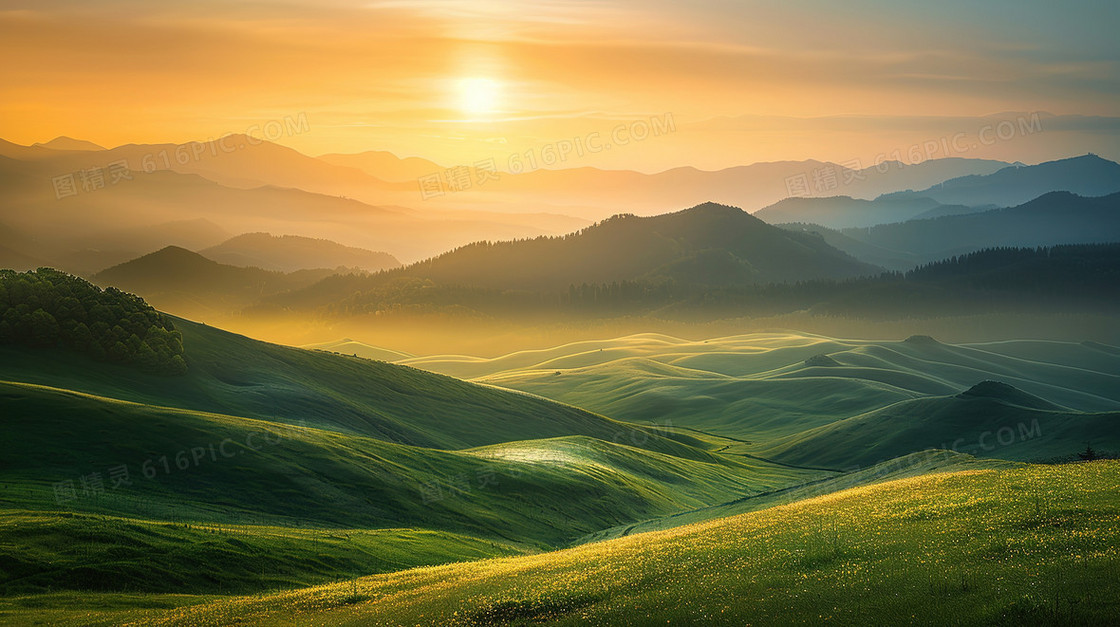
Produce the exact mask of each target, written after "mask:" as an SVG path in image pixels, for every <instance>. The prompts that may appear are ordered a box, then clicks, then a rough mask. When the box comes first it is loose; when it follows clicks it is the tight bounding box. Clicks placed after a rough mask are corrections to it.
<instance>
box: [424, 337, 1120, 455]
mask: <svg viewBox="0 0 1120 627" xmlns="http://www.w3.org/2000/svg"><path fill="white" fill-rule="evenodd" d="M402 363H405V364H409V365H413V366H415V367H418V368H425V369H429V370H434V371H437V372H444V373H448V374H451V375H453V376H458V377H464V378H471V379H475V380H478V381H484V382H488V383H492V384H495V385H499V386H502V387H507V388H513V389H518V390H524V391H526V392H531V393H533V394H539V395H541V396H545V397H548V398H554V399H557V400H560V401H563V402H566V403H572V404H574V405H577V406H580V407H586V408H588V409H591V410H593V411H598V412H602V413H604V414H606V415H609V416H613V417H617V418H619V419H622V420H628V421H633V422H644V423H649V424H660V425H663V424H666V423H668V424H672V425H674V426H676V427H682V428H683V427H691V428H695V429H700V430H703V431H706V432H708V433H711V434H716V435H720V436H724V437H731V438H738V439H741V440H749V441H759V442H763V441H767V440H771V439H774V438H779V437H786V436H791V435H793V434H796V433H799V432H801V431H803V430H805V429H808V428H814V427H819V426H822V425H826V424H829V423H831V422H834V421H836V420H838V419H840V418H842V417H851V416H856V415H859V414H863V413H866V412H870V411H874V410H877V409H880V408H882V407H884V406H887V405H891V404H894V403H897V402H900V401H906V400H913V399H920V398H925V397H930V396H947V395H953V394H956V393H958V392H960V391H961V390H965V389H968V388H969V387H971V386H973V385H975V384H976V383H978V382H980V381H983V380H985V379H993V378H994V379H998V380H1000V381H1003V382H1004V383H1008V384H1010V385H1013V386H1015V387H1017V388H1020V389H1022V390H1024V391H1025V392H1028V393H1030V394H1033V395H1036V396H1040V397H1042V398H1045V399H1047V400H1048V401H1050V402H1053V403H1055V404H1058V405H1062V406H1064V407H1068V408H1072V409H1073V410H1077V411H1083V412H1108V411H1117V410H1120V376H1118V375H1117V374H1116V373H1118V372H1120V354H1118V353H1117V352H1116V349H1115V348H1111V347H1108V346H1105V345H1095V344H1077V343H1072V342H1048V341H1028V340H1020V341H1010V342H993V343H982V344H965V345H952V344H945V343H941V342H938V341H936V340H934V339H932V338H928V337H922V336H915V337H912V338H909V339H907V340H905V341H901V342H897V341H871V340H838V339H833V338H827V337H822V336H814V335H809V334H801V333H791V332H784V333H780V332H774V333H753V334H748V335H741V336H730V337H725V338H713V339H710V340H700V341H692V340H685V339H680V338H674V337H670V336H666V335H653V334H645V335H635V336H628V337H623V338H617V339H611V340H602V341H593V342H590V341H589V342H578V343H573V344H566V345H563V346H558V347H554V348H552V349H548V350H542V351H522V352H518V353H513V354H510V355H506V356H503V357H498V358H494V359H479V358H472V357H464V356H430V357H417V358H414V359H407V360H404V361H403V362H402ZM953 439H956V438H955V437H954V438H951V439H950V440H949V441H950V442H951V441H952V440H953ZM924 444H925V446H924V447H930V446H935V447H936V446H940V445H941V444H942V441H941V440H936V441H930V442H926V443H924ZM1082 448H1083V445H1082ZM906 452H908V451H906ZM1069 452H1071V453H1072V452H1073V451H1069ZM899 454H902V453H899ZM871 461H877V459H876V460H871Z"/></svg>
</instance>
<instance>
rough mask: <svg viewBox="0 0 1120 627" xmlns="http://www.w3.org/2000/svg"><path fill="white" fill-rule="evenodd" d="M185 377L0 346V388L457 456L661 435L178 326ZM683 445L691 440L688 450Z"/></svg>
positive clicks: (445, 380) (496, 393)
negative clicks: (560, 441) (573, 438)
mask: <svg viewBox="0 0 1120 627" xmlns="http://www.w3.org/2000/svg"><path fill="white" fill-rule="evenodd" d="M175 325H176V328H177V329H179V330H180V331H181V332H182V333H183V343H184V346H185V348H186V355H185V357H186V359H187V362H188V364H189V371H188V372H187V374H186V375H184V376H181V377H159V376H152V375H148V374H145V373H143V372H139V371H136V370H134V369H130V368H126V367H115V366H112V365H106V364H100V363H96V362H94V361H91V360H88V359H85V358H81V357H76V356H74V355H72V354H68V353H63V352H61V351H45V350H40V351H35V350H27V349H21V348H12V347H0V380H3V381H14V382H21V383H35V384H40V385H47V386H51V387H56V388H63V389H69V390H74V391H78V392H85V393H88V394H93V395H96V396H102V397H107V398H114V399H119V400H126V401H133V402H137V403H141V404H146V405H154V406H160V407H175V408H180V409H188V410H193V411H200V412H210V413H217V414H227V415H236V416H243V417H246V418H258V419H262V420H268V421H273V422H280V423H289V424H295V423H304V424H308V425H310V426H315V427H319V428H323V429H328V430H333V431H340V432H346V433H351V434H356V435H363V436H369V437H373V438H377V439H381V440H386V441H390V442H398V443H401V444H409V445H413V446H423V447H429V448H439V449H461V448H469V447H474V446H485V445H487V444H497V443H500V442H508V441H512V440H523V439H533V438H545V437H557V436H566V435H588V436H593V437H598V438H602V439H606V440H610V439H611V438H613V437H615V436H616V435H618V434H619V433H620V432H623V435H625V436H626V437H629V436H631V435H633V436H634V437H635V439H638V438H640V436H641V435H642V433H647V434H648V437H645V438H642V439H643V441H644V442H645V443H646V444H645V446H647V447H648V448H651V449H653V450H662V449H663V448H664V447H670V446H673V444H672V443H668V442H665V441H664V438H662V437H661V436H660V435H659V434H657V433H649V432H645V431H643V429H642V428H641V427H637V426H634V425H630V424H627V423H622V422H617V421H614V420H610V419H608V418H604V417H603V416H600V415H596V414H592V413H590V412H587V411H584V410H582V409H577V408H575V407H572V406H568V405H562V404H559V403H555V402H549V401H547V400H544V399H541V398H536V397H533V396H529V395H525V394H515V393H511V392H509V391H504V390H498V389H494V388H492V387H487V386H482V385H476V384H472V383H467V382H464V381H460V380H457V379H453V378H451V377H447V376H441V375H436V374H432V373H429V372H425V371H421V370H417V369H414V368H406V367H401V366H395V365H390V364H386V363H382V362H376V361H371V360H367V359H360V358H354V357H345V356H339V355H332V354H328V353H325V352H321V351H308V350H301V349H295V348H288V347H284V346H278V345H275V344H267V343H264V342H259V341H256V340H252V339H249V338H246V337H244V336H240V335H235V334H232V333H227V332H225V331H221V330H218V329H214V328H212V327H208V326H205V325H200V324H195V323H192V322H188V321H186V320H180V319H176V321H175ZM687 443H688V442H686V444H687Z"/></svg>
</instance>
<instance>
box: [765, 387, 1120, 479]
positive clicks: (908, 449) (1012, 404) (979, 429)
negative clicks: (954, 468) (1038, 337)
mask: <svg viewBox="0 0 1120 627" xmlns="http://www.w3.org/2000/svg"><path fill="white" fill-rule="evenodd" d="M1089 442H1092V445H1093V447H1094V448H1097V449H1105V450H1108V451H1120V411H1113V412H1107V413H1092V414H1087V413H1081V412H1072V411H1069V410H1066V409H1064V408H1061V407H1057V406H1055V405H1054V404H1053V403H1050V402H1048V401H1045V400H1043V399H1041V398H1038V397H1036V396H1033V395H1031V394H1027V393H1026V392H1023V391H1022V390H1018V389H1016V388H1014V387H1012V386H1009V385H1006V384H1004V383H998V382H994V381H985V382H981V383H979V384H977V385H975V386H973V387H971V388H969V389H968V390H966V391H964V392H962V393H960V394H957V395H954V396H939V397H931V398H922V399H915V400H911V401H902V402H899V403H896V404H894V405H890V406H888V407H884V408H882V409H877V410H875V411H871V412H868V413H866V414H861V415H858V416H852V417H851V418H845V419H844V420H839V421H836V422H833V423H830V424H827V425H823V426H820V427H816V428H814V429H809V430H806V431H804V432H802V433H798V434H796V435H791V436H787V437H785V438H780V439H777V440H775V441H773V442H771V443H768V444H766V445H763V446H760V447H758V448H756V449H755V451H756V452H757V453H758V454H759V455H762V456H764V457H767V458H769V459H774V460H778V461H782V462H785V463H790V464H813V465H816V466H823V467H825V468H842V467H847V466H855V467H866V466H869V465H872V464H875V463H878V462H882V461H886V460H889V459H893V458H895V457H900V456H902V455H906V454H909V453H915V452H918V451H922V450H926V449H929V448H952V449H954V450H958V451H962V452H965V453H970V454H973V455H980V456H984V457H996V458H1001V459H1013V460H1043V459H1048V458H1052V457H1058V456H1063V455H1071V454H1072V453H1074V452H1076V451H1079V450H1084V448H1085V446H1086V444H1087V443H1089Z"/></svg>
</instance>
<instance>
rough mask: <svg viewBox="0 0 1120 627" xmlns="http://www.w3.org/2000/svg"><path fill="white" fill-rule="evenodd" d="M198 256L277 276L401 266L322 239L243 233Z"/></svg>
mask: <svg viewBox="0 0 1120 627" xmlns="http://www.w3.org/2000/svg"><path fill="white" fill-rule="evenodd" d="M199 253H200V254H201V255H202V256H204V257H206V258H207V259H213V260H214V261H218V262H220V263H224V264H229V265H231V266H241V267H253V268H262V269H265V270H275V271H279V272H296V271H298V270H311V269H316V268H339V267H343V268H356V269H358V270H364V271H366V272H377V271H380V270H389V269H392V268H399V267H400V265H401V262H399V261H397V259H396V258H395V257H393V256H392V255H390V254H388V253H382V252H374V251H372V250H365V249H363V248H355V247H352V246H343V245H342V244H339V243H336V242H332V241H330V240H325V239H314V238H310V237H300V236H297V235H281V236H276V235H270V234H269V233H245V234H244V235H238V236H237V237H234V238H232V239H229V240H226V241H225V242H222V243H221V244H218V245H217V246H211V247H209V248H206V249H203V250H200V251H199Z"/></svg>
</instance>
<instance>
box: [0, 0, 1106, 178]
mask: <svg viewBox="0 0 1120 627" xmlns="http://www.w3.org/2000/svg"><path fill="white" fill-rule="evenodd" d="M1118 24H1120V3H1117V2H1115V0H1108V1H1100V2H1097V1H1077V0H1074V1H1072V2H1067V3H1064V4H1063V3H1055V2H1052V1H1047V2H1042V1H1038V0H1025V1H1024V0H1019V1H1016V2H1010V1H1005V0H987V1H986V2H980V3H978V2H968V1H964V0H939V2H936V3H930V2H897V1H896V2H886V1H880V0H849V1H847V2H843V3H835V2H804V1H803V2H757V1H754V2H752V1H730V0H693V1H691V2H688V3H683V2H672V1H668V0H648V1H642V2H621V1H610V0H571V1H564V2H561V1H558V0H537V1H533V2H513V1H510V0H470V1H460V0H408V1H406V0H365V1H361V2H359V1H349V0H318V1H314V2H312V1H297V0H254V1H237V0H234V1H229V0H226V1H221V2H218V1H214V0H199V1H193V2H175V1H168V2H158V3H156V2H149V1H147V0H99V1H98V2H90V1H89V0H74V1H61V2H59V1H51V0H33V1H21V0H4V1H3V2H2V3H0V55H2V58H3V61H2V62H0V95H2V98H0V137H2V138H4V139H7V140H9V141H14V142H17V143H24V144H29V143H32V142H36V141H46V140H48V139H51V138H53V137H55V136H58V135H68V136H71V137H77V138H80V139H86V140H90V141H93V142H96V143H98V144H101V145H103V146H116V145H119V144H123V143H156V142H168V141H171V142H184V141H190V140H203V139H209V138H213V137H219V136H221V135H223V134H226V133H237V132H259V131H261V130H262V129H265V128H272V129H275V128H290V129H291V130H290V131H289V130H285V131H284V132H282V133H275V134H276V135H277V136H275V137H271V136H270V137H268V139H274V140H275V141H277V143H281V144H284V145H288V146H291V147H293V148H296V149H298V150H300V151H303V152H305V153H308V154H312V155H318V154H324V153H334V152H347V153H349V152H361V151H364V150H389V151H392V152H394V153H396V154H398V155H401V156H421V157H425V158H428V159H432V160H434V161H437V162H439V163H442V164H456V163H467V164H470V163H474V162H477V161H479V160H482V159H488V158H489V159H496V160H497V163H498V164H499V166H500V167H502V168H503V169H508V167H509V165H510V163H511V161H519V160H521V159H520V158H518V159H512V157H513V156H515V155H519V156H521V157H525V158H528V159H540V158H541V157H542V155H545V154H547V152H548V151H549V148H548V147H550V146H551V147H552V148H555V147H556V146H557V145H561V146H566V145H567V143H565V142H572V143H574V142H580V143H583V142H585V141H586V140H588V139H589V137H591V136H595V137H598V138H603V137H606V138H610V137H611V136H612V134H613V135H614V136H615V139H616V140H618V141H613V142H611V141H597V142H596V145H603V144H608V143H609V144H611V148H610V149H601V150H598V151H596V152H591V151H588V150H582V151H580V152H582V153H583V154H573V153H574V152H575V151H571V152H570V153H569V154H567V155H565V159H564V160H563V162H562V163H561V162H558V163H556V164H555V166H554V167H558V166H564V167H579V166H596V167H611V168H628V169H636V170H641V171H656V170H661V169H665V168H668V167H674V166H694V167H700V168H703V169H715V168H719V167H727V166H731V165H737V164H743V163H751V162H755V161H774V160H785V159H806V158H816V159H821V160H832V161H835V162H838V163H840V162H853V161H862V162H864V163H869V162H871V161H873V160H875V159H876V157H877V156H880V155H891V154H892V153H897V154H900V155H903V156H904V157H905V156H907V155H911V156H920V157H925V156H927V155H928V156H931V157H934V156H966V157H989V158H1001V159H1005V160H1022V161H1026V162H1037V161H1042V160H1046V159H1050V158H1060V157H1063V156H1072V155H1074V154H1083V153H1085V152H1089V151H1092V152H1097V153H1099V154H1102V155H1103V156H1106V157H1109V158H1113V159H1120V128H1118V127H1120V124H1118V123H1117V118H1120V38H1118V37H1116V34H1115V29H1116V26H1117V25H1118ZM992 115H997V117H996V118H992V117H989V116H992ZM1032 116H1037V119H1039V120H1042V128H1041V132H1039V131H1038V129H1037V127H1036V126H1032V123H1028V124H1027V125H1026V126H1023V128H1034V129H1036V130H1035V131H1033V132H1030V133H1026V132H1017V133H1015V134H1007V133H1003V135H1008V136H1007V137H1006V138H1004V137H999V138H997V139H998V141H993V142H991V143H987V142H980V141H976V139H978V138H979V137H980V136H981V134H982V133H983V132H984V128H985V125H991V126H993V130H992V131H991V132H989V137H995V132H994V125H995V124H997V123H998V121H1002V120H1004V119H1010V120H1012V122H1013V123H1015V124H1018V122H1017V120H1018V119H1020V118H1022V119H1026V120H1028V121H1029V120H1031V119H1032ZM1051 116H1056V117H1051ZM292 120H298V121H299V122H300V123H299V124H288V125H287V126H286V127H285V126H284V125H282V124H280V123H281V122H284V121H292ZM1048 120H1052V121H1054V124H1052V125H1049V128H1048V127H1047V126H1048V125H1047V124H1046V121H1048ZM655 121H656V122H657V123H658V124H659V128H660V129H661V130H663V131H664V132H662V133H659V134H657V135H656V136H651V135H652V133H647V134H645V135H643V136H642V137H641V138H640V139H639V140H635V139H634V138H632V137H629V135H630V131H635V133H634V134H637V135H642V133H641V131H642V128H643V125H644V127H645V128H647V129H648V128H652V124H653V123H654V122H655ZM304 122H305V123H304ZM619 128H621V129H623V130H622V132H621V133H619V131H618V130H617V129H619ZM960 133H964V134H967V135H968V136H969V139H967V140H964V141H956V142H952V141H950V140H952V139H953V138H954V137H957V136H958V134H960ZM623 138H625V139H627V141H625V142H623V141H621V140H622V139H623ZM958 139H959V138H958ZM932 143H936V144H939V145H940V146H941V148H940V149H938V150H937V151H936V154H931V151H930V150H929V149H928V147H929V146H930V145H931V144H932ZM950 144H953V147H952V149H950V150H945V147H947V146H950ZM915 146H918V147H923V148H920V149H919V150H917V151H915V150H914V147H915ZM903 160H911V161H912V160H913V159H903ZM545 165H552V164H545Z"/></svg>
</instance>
